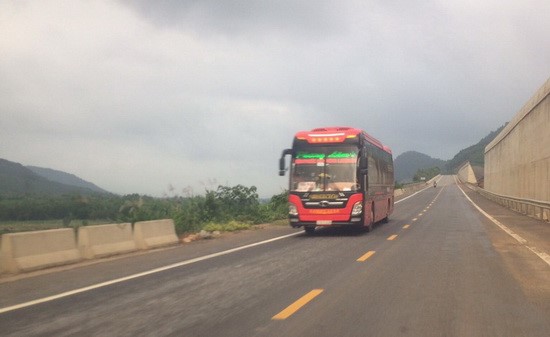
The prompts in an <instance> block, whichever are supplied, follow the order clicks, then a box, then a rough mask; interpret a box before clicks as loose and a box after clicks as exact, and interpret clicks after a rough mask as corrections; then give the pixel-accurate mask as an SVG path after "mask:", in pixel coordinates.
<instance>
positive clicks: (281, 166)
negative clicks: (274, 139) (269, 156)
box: [279, 157, 286, 176]
mask: <svg viewBox="0 0 550 337" xmlns="http://www.w3.org/2000/svg"><path fill="white" fill-rule="evenodd" d="M285 171H286V170H285V157H281V158H280V159H279V175H280V176H284V175H285Z"/></svg>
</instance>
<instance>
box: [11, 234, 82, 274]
mask: <svg viewBox="0 0 550 337" xmlns="http://www.w3.org/2000/svg"><path fill="white" fill-rule="evenodd" d="M80 260H81V257H80V253H79V251H78V249H77V246H76V240H75V235H74V230H73V229H71V228H63V229H52V230H47V231H36V232H23V233H13V234H4V235H2V254H1V260H0V265H1V266H0V271H2V269H3V271H6V272H11V273H17V272H21V271H31V270H35V269H41V268H46V267H52V266H58V265H63V264H68V263H74V262H78V261H80Z"/></svg>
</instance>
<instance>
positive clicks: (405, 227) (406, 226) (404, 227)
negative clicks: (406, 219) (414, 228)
mask: <svg viewBox="0 0 550 337" xmlns="http://www.w3.org/2000/svg"><path fill="white" fill-rule="evenodd" d="M409 227H411V225H405V226H403V229H407V228H409Z"/></svg>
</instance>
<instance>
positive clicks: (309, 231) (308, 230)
mask: <svg viewBox="0 0 550 337" xmlns="http://www.w3.org/2000/svg"><path fill="white" fill-rule="evenodd" d="M304 231H305V232H306V234H307V235H312V234H313V233H314V232H315V227H312V226H305V227H304Z"/></svg>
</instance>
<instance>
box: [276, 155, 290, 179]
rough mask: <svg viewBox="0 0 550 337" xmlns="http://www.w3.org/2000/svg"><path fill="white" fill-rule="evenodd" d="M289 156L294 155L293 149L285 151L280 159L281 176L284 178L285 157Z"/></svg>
mask: <svg viewBox="0 0 550 337" xmlns="http://www.w3.org/2000/svg"><path fill="white" fill-rule="evenodd" d="M289 154H292V150H291V149H286V150H284V151H283V154H282V155H281V158H280V159H279V175H280V176H284V175H285V171H286V167H285V157H286V156H287V155H289Z"/></svg>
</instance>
